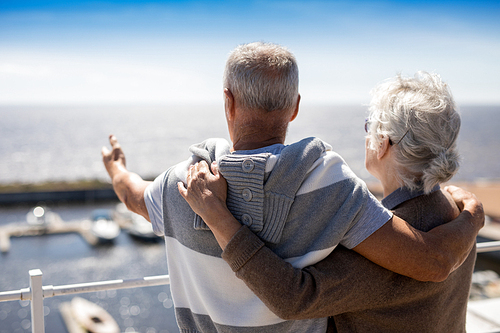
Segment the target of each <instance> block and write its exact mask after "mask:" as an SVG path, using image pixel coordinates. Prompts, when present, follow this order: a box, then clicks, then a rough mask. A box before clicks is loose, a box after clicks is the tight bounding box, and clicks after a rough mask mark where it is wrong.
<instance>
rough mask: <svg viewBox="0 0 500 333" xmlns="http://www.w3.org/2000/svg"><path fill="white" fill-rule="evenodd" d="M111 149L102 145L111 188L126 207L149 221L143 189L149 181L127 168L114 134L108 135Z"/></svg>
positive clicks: (103, 158)
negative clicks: (111, 184)
mask: <svg viewBox="0 0 500 333" xmlns="http://www.w3.org/2000/svg"><path fill="white" fill-rule="evenodd" d="M109 143H110V144H111V148H112V150H111V151H110V150H109V149H108V148H106V147H102V161H103V162H104V166H105V167H106V171H108V174H109V176H110V177H111V181H112V183H113V189H114V190H115V192H116V195H117V196H118V199H120V201H121V202H123V203H124V204H125V205H126V206H127V208H128V209H129V210H130V211H132V212H134V213H137V214H139V215H142V216H143V217H144V218H145V219H146V220H148V221H150V219H149V214H148V210H147V208H146V203H145V201H144V191H145V190H146V187H148V185H149V184H150V183H151V182H148V181H145V180H143V179H142V178H141V177H140V176H139V175H138V174H135V173H133V172H130V171H128V170H127V167H126V161H125V154H124V153H123V151H122V148H121V146H120V144H119V143H118V140H116V137H115V136H114V135H110V136H109Z"/></svg>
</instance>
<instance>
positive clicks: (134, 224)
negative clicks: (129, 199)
mask: <svg viewBox="0 0 500 333" xmlns="http://www.w3.org/2000/svg"><path fill="white" fill-rule="evenodd" d="M115 218H116V220H117V221H118V223H119V224H120V226H121V227H122V228H123V229H124V230H125V231H126V232H127V233H128V234H129V235H130V236H131V237H133V238H135V239H138V240H141V241H146V242H158V241H160V240H162V239H163V237H161V236H157V235H156V234H155V233H154V232H153V226H152V225H151V222H149V221H148V220H146V219H145V218H144V217H142V216H141V215H139V214H136V213H133V212H131V211H129V210H128V209H127V207H125V205H124V204H123V203H120V204H118V205H117V206H116V210H115Z"/></svg>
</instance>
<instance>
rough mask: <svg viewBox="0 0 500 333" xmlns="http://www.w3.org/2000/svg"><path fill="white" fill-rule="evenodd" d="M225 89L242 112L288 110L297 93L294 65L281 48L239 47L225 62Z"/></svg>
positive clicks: (257, 44)
mask: <svg viewBox="0 0 500 333" xmlns="http://www.w3.org/2000/svg"><path fill="white" fill-rule="evenodd" d="M224 88H228V89H229V90H231V92H232V94H233V96H234V98H235V99H236V100H237V101H239V102H240V103H241V105H242V107H243V108H244V109H258V110H264V111H268V112H271V111H274V110H289V109H291V108H293V107H295V105H296V103H297V97H298V93H299V69H298V66H297V61H296V60H295V57H294V56H293V54H292V53H291V52H290V51H288V50H287V49H286V48H284V47H282V46H280V45H276V44H270V43H262V42H255V43H250V44H243V45H240V46H238V47H237V48H236V49H234V50H233V51H232V52H231V54H230V55H229V58H228V60H227V62H226V69H225V71H224Z"/></svg>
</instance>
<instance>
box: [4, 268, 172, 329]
mask: <svg viewBox="0 0 500 333" xmlns="http://www.w3.org/2000/svg"><path fill="white" fill-rule="evenodd" d="M29 275H30V286H29V288H24V289H20V290H13V291H4V292H0V302H6V301H15V300H24V301H30V302H31V332H32V333H44V332H45V323H44V317H43V299H44V298H48V297H54V296H61V295H70V294H80V293H88V292H93V291H102V290H112V289H126V288H136V287H149V286H159V285H165V284H170V277H169V276H168V275H158V276H147V277H143V278H139V279H130V280H109V281H100V282H89V283H78V284H68V285H63V286H50V285H49V286H42V271H41V270H39V269H32V270H30V271H29Z"/></svg>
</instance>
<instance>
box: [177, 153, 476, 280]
mask: <svg viewBox="0 0 500 333" xmlns="http://www.w3.org/2000/svg"><path fill="white" fill-rule="evenodd" d="M212 170H213V172H214V174H213V175H212V174H211V173H210V170H209V169H208V165H207V164H206V163H205V162H200V163H198V164H197V165H195V166H193V167H192V168H191V169H190V171H189V172H188V179H187V188H185V187H184V185H183V184H179V191H180V193H181V195H182V196H183V197H184V198H185V199H186V201H187V202H188V203H189V205H190V206H191V208H192V209H193V210H194V211H195V212H196V213H197V214H198V215H200V216H201V217H202V218H203V220H204V221H205V223H207V225H208V226H209V227H210V229H211V230H212V232H213V233H214V235H215V237H216V238H217V240H218V242H219V244H220V246H221V248H222V249H225V248H226V246H227V244H228V243H229V242H230V241H231V238H232V237H233V236H234V235H235V234H236V232H237V231H238V230H239V228H240V227H241V225H240V223H239V222H238V221H237V220H236V219H235V218H234V217H233V216H232V214H231V213H230V212H229V210H228V209H227V206H226V184H225V181H224V180H223V178H222V176H220V174H219V173H218V170H217V169H216V168H212ZM452 195H453V197H454V198H455V200H459V201H461V203H462V204H463V205H464V211H463V212H462V213H461V214H460V215H459V217H458V218H456V219H455V220H453V221H451V222H449V223H447V224H443V225H441V226H439V227H436V228H434V229H432V230H431V231H429V232H422V231H419V230H417V229H415V228H413V227H411V226H410V225H409V224H408V223H406V222H405V221H404V220H402V219H400V218H398V217H393V218H392V219H391V220H389V221H388V222H387V223H386V224H385V225H384V226H383V227H381V228H380V229H379V230H377V231H376V232H374V233H373V234H372V235H371V236H370V237H368V238H367V239H365V240H364V241H363V242H362V243H360V244H359V245H358V246H356V247H355V248H354V251H356V252H358V253H360V254H361V255H363V256H364V257H366V258H367V259H369V260H371V261H373V262H375V263H376V264H378V265H380V266H382V267H385V268H387V269H389V270H391V271H393V272H396V273H399V274H401V275H405V276H409V277H411V278H414V279H417V280H420V281H443V280H444V279H446V277H447V276H448V275H449V274H450V273H451V272H452V271H453V270H454V269H456V268H457V267H458V266H460V264H461V263H462V262H463V261H464V259H465V258H466V257H467V255H468V253H469V252H470V250H471V249H472V247H473V246H474V244H475V238H476V236H477V233H478V231H479V229H480V228H481V227H482V226H483V224H484V212H483V209H482V205H481V203H480V202H479V201H478V200H477V198H476V197H475V196H474V195H472V194H471V193H468V192H466V191H463V190H461V189H458V188H456V189H455V191H454V193H452ZM457 198H458V199H457Z"/></svg>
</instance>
